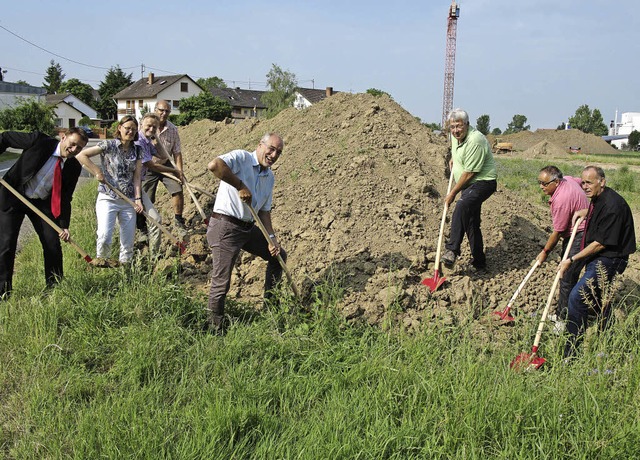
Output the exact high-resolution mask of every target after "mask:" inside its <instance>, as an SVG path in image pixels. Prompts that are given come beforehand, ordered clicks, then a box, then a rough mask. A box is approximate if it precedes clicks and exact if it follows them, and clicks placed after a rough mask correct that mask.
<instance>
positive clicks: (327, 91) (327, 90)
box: [325, 86, 333, 97]
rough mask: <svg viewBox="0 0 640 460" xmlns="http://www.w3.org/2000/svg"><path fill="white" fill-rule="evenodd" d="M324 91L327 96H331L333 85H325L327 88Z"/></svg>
mask: <svg viewBox="0 0 640 460" xmlns="http://www.w3.org/2000/svg"><path fill="white" fill-rule="evenodd" d="M325 93H326V95H327V97H329V96H331V95H332V94H333V86H327V89H326V90H325Z"/></svg>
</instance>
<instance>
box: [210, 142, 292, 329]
mask: <svg viewBox="0 0 640 460" xmlns="http://www.w3.org/2000/svg"><path fill="white" fill-rule="evenodd" d="M283 148H284V142H283V140H282V137H281V136H280V135H279V134H276V133H267V134H265V135H264V136H262V139H260V142H259V143H258V146H257V147H256V150H254V151H253V152H248V151H246V150H233V151H231V152H229V153H226V154H224V155H222V156H219V157H217V158H215V159H214V160H212V161H211V162H210V163H209V165H208V169H209V171H211V172H212V173H213V174H214V175H215V176H216V177H217V178H218V179H220V181H221V182H220V186H219V187H218V194H217V196H216V201H215V204H214V206H213V213H212V214H211V219H209V227H208V229H207V241H208V243H209V246H211V254H212V262H213V271H212V275H211V288H210V290H209V305H208V317H209V325H210V327H211V330H212V331H213V332H215V333H216V334H224V332H225V330H226V328H227V325H228V322H227V321H226V318H225V316H224V304H225V299H226V295H227V292H228V291H229V286H230V283H231V270H232V268H233V265H234V264H235V261H236V259H237V258H238V255H239V254H240V250H241V249H244V250H245V251H247V252H249V253H251V254H254V255H257V256H259V257H261V258H262V259H264V260H266V261H267V269H266V274H265V283H264V296H265V300H268V299H270V298H272V295H273V294H272V292H271V290H272V288H274V287H275V286H276V284H277V283H278V281H280V278H281V277H282V267H281V266H280V264H279V262H278V259H277V256H278V255H280V256H281V257H282V259H283V260H284V261H286V257H287V255H286V253H285V251H284V249H282V247H281V246H280V243H279V242H278V239H277V238H276V235H275V232H274V231H273V226H272V223H271V203H272V199H273V185H274V181H275V178H274V175H273V172H272V171H271V167H272V166H273V164H274V163H275V162H276V161H277V160H278V158H280V155H281V154H282V149H283ZM248 206H253V209H254V210H255V211H256V212H257V214H258V217H259V218H260V220H261V221H262V223H263V224H264V226H265V228H266V229H267V231H268V233H269V239H270V241H266V240H265V238H264V236H263V234H262V233H261V231H260V229H259V227H258V226H256V225H254V222H253V216H252V214H251V210H250V209H249V207H248Z"/></svg>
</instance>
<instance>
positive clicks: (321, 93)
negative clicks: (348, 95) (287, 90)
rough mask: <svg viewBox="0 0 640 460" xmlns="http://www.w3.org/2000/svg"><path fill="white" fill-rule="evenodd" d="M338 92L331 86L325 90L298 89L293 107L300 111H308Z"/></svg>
mask: <svg viewBox="0 0 640 460" xmlns="http://www.w3.org/2000/svg"><path fill="white" fill-rule="evenodd" d="M337 92H338V91H334V90H333V88H332V87H331V86H327V87H326V88H325V89H312V88H297V89H296V92H295V95H296V98H295V100H294V101H293V106H294V107H295V108H296V109H298V110H300V109H306V108H307V107H311V106H312V105H313V104H316V103H318V102H320V101H321V100H323V99H326V98H327V97H329V96H331V95H333V94H336V93H337Z"/></svg>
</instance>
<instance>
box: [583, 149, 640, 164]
mask: <svg viewBox="0 0 640 460" xmlns="http://www.w3.org/2000/svg"><path fill="white" fill-rule="evenodd" d="M571 157H572V158H575V159H576V160H579V161H584V162H585V164H590V163H610V164H619V165H627V166H640V152H619V153H615V154H590V155H585V154H584V153H582V154H581V153H572V154H571Z"/></svg>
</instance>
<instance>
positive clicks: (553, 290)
mask: <svg viewBox="0 0 640 460" xmlns="http://www.w3.org/2000/svg"><path fill="white" fill-rule="evenodd" d="M582 220H583V218H582V217H580V218H579V219H578V220H577V221H576V223H575V225H574V226H573V231H572V232H571V238H569V243H568V244H567V249H566V250H565V251H564V255H563V256H562V260H566V259H568V258H569V252H571V246H572V245H573V240H574V239H575V238H576V233H578V227H579V226H580V223H581V222H582ZM559 282H560V271H558V273H556V277H555V279H554V280H553V285H552V286H551V291H549V297H548V298H547V305H546V306H545V307H544V310H543V312H542V318H540V323H539V324H538V331H537V332H536V338H535V340H534V341H533V349H534V350H536V351H537V350H538V345H539V344H540V338H541V337H542V330H543V329H544V323H545V321H546V320H547V315H548V314H549V307H551V302H552V301H553V297H554V295H555V293H556V287H558V283H559Z"/></svg>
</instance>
